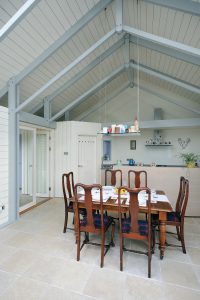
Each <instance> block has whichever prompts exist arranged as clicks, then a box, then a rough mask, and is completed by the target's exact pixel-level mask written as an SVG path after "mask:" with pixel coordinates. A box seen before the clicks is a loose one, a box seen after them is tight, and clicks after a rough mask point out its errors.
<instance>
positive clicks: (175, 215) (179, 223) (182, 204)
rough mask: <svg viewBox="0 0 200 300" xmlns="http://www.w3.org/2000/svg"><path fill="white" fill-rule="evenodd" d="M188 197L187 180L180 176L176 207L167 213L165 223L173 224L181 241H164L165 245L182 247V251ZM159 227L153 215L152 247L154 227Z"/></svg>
mask: <svg viewBox="0 0 200 300" xmlns="http://www.w3.org/2000/svg"><path fill="white" fill-rule="evenodd" d="M188 197H189V181H188V180H187V179H185V178H184V177H183V176H181V177H180V185H179V192H178V197H177V201H176V208H175V210H174V211H172V212H168V213H167V220H166V225H167V226H168V225H169V226H175V227H176V232H177V238H178V240H179V241H180V242H181V245H174V244H169V243H168V242H166V246H172V247H182V251H183V253H186V247H185V238H184V219H185V211H186V208H187V203H188ZM157 226H158V227H159V222H158V217H157V215H153V220H152V228H153V229H154V230H153V245H154V246H153V248H154V247H155V228H156V227H157ZM167 233H168V234H173V235H174V234H175V233H174V232H168V231H167Z"/></svg>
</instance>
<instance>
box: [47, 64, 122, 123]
mask: <svg viewBox="0 0 200 300" xmlns="http://www.w3.org/2000/svg"><path fill="white" fill-rule="evenodd" d="M124 70H125V66H124V65H123V66H121V67H119V68H118V69H117V70H115V71H113V72H112V73H111V74H110V75H109V76H107V77H105V78H104V79H103V80H101V81H100V82H98V83H97V84H96V85H95V86H93V87H92V88H91V89H90V90H88V91H87V92H85V93H84V94H83V95H81V96H80V97H79V98H77V99H75V100H74V101H72V102H71V103H70V104H68V105H67V106H66V107H65V108H63V109H62V110H61V111H59V112H58V113H57V114H55V115H54V116H53V117H52V118H51V119H50V120H49V121H50V122H51V121H55V120H56V119H58V118H59V117H60V116H62V115H63V114H64V113H65V112H66V111H67V110H71V109H73V108H74V107H75V106H76V105H78V104H80V103H81V102H83V101H84V100H85V99H87V98H88V97H90V96H91V95H92V94H94V93H96V92H97V90H99V89H100V88H102V86H104V85H105V84H107V83H108V82H110V81H112V80H113V79H114V78H115V77H117V76H118V75H119V74H121V73H122V72H123V71H124Z"/></svg>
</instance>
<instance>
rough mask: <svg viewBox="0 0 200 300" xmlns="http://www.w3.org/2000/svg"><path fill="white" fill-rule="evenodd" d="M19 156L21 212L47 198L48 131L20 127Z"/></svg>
mask: <svg viewBox="0 0 200 300" xmlns="http://www.w3.org/2000/svg"><path fill="white" fill-rule="evenodd" d="M19 157H20V158H19V164H20V168H19V173H20V176H19V178H20V182H19V186H20V199H19V211H20V212H22V211H24V210H27V209H29V208H30V207H32V206H35V205H37V204H39V203H42V202H43V201H45V200H46V199H48V198H49V132H48V131H47V130H41V129H37V128H32V127H28V126H27V127H26V126H23V127H20V140H19Z"/></svg>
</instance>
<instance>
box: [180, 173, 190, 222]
mask: <svg viewBox="0 0 200 300" xmlns="http://www.w3.org/2000/svg"><path fill="white" fill-rule="evenodd" d="M188 197H189V181H188V180H187V179H185V180H184V181H183V187H182V194H181V197H180V201H179V209H180V211H179V213H180V215H181V219H184V217H185V211H186V208H187V203H188Z"/></svg>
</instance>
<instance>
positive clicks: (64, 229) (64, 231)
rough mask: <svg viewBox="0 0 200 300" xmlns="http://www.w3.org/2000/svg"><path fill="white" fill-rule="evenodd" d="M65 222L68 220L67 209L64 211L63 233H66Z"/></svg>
mask: <svg viewBox="0 0 200 300" xmlns="http://www.w3.org/2000/svg"><path fill="white" fill-rule="evenodd" d="M67 222H68V211H67V210H66V211H65V221H64V228H63V233H66V229H67Z"/></svg>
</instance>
